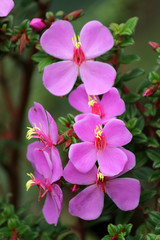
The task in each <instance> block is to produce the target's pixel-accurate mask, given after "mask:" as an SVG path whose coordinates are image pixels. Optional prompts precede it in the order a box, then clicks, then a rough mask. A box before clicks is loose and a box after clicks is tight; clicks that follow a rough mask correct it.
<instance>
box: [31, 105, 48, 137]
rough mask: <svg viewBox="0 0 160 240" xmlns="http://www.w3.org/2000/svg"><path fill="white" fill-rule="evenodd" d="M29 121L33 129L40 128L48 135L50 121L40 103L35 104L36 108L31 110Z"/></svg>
mask: <svg viewBox="0 0 160 240" xmlns="http://www.w3.org/2000/svg"><path fill="white" fill-rule="evenodd" d="M28 119H29V121H30V123H31V125H32V126H33V127H35V125H36V127H38V128H40V129H42V131H43V132H44V133H45V134H46V135H48V120H47V116H46V112H45V110H44V108H43V106H42V105H41V104H40V103H37V102H34V106H33V107H31V108H30V109H29V112H28Z"/></svg>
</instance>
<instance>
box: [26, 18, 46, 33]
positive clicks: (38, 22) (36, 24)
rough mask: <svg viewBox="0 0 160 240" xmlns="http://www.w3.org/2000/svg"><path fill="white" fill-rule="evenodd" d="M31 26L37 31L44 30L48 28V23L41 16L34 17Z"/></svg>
mask: <svg viewBox="0 0 160 240" xmlns="http://www.w3.org/2000/svg"><path fill="white" fill-rule="evenodd" d="M29 25H30V27H31V28H32V29H34V30H36V31H42V30H43V29H45V28H46V24H45V23H44V22H43V20H42V19H41V18H33V19H32V20H31V22H30V24H29Z"/></svg>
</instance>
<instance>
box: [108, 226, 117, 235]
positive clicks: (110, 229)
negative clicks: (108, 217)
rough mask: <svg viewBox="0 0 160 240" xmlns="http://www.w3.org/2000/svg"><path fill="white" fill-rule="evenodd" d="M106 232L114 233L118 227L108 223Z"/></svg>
mask: <svg viewBox="0 0 160 240" xmlns="http://www.w3.org/2000/svg"><path fill="white" fill-rule="evenodd" d="M108 233H109V234H110V235H111V236H112V235H114V234H115V233H118V228H117V226H115V225H113V224H109V225H108Z"/></svg>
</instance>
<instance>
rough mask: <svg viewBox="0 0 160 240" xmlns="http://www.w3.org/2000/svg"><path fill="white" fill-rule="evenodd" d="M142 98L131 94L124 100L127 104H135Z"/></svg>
mask: <svg viewBox="0 0 160 240" xmlns="http://www.w3.org/2000/svg"><path fill="white" fill-rule="evenodd" d="M140 98H141V96H140V95H138V94H136V93H130V94H126V95H125V96H124V98H123V99H124V101H125V103H133V102H136V101H138V100H139V99H140Z"/></svg>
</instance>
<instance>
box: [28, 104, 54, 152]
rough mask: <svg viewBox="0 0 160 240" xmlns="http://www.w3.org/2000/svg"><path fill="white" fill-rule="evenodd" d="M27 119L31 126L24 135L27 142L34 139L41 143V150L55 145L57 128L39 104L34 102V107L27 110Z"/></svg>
mask: <svg viewBox="0 0 160 240" xmlns="http://www.w3.org/2000/svg"><path fill="white" fill-rule="evenodd" d="M28 119H29V121H30V123H31V125H32V128H31V127H28V129H29V130H28V132H27V135H26V138H27V139H28V140H30V139H31V138H36V139H38V140H39V141H41V142H42V143H43V146H42V149H41V150H44V149H46V148H47V147H49V148H51V147H53V146H54V145H56V144H57V140H58V128H57V125H56V122H55V121H54V119H53V118H52V117H51V115H50V113H49V112H47V111H45V110H44V108H43V107H42V105H41V104H39V103H36V102H34V106H33V107H32V108H30V110H29V113H28Z"/></svg>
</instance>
